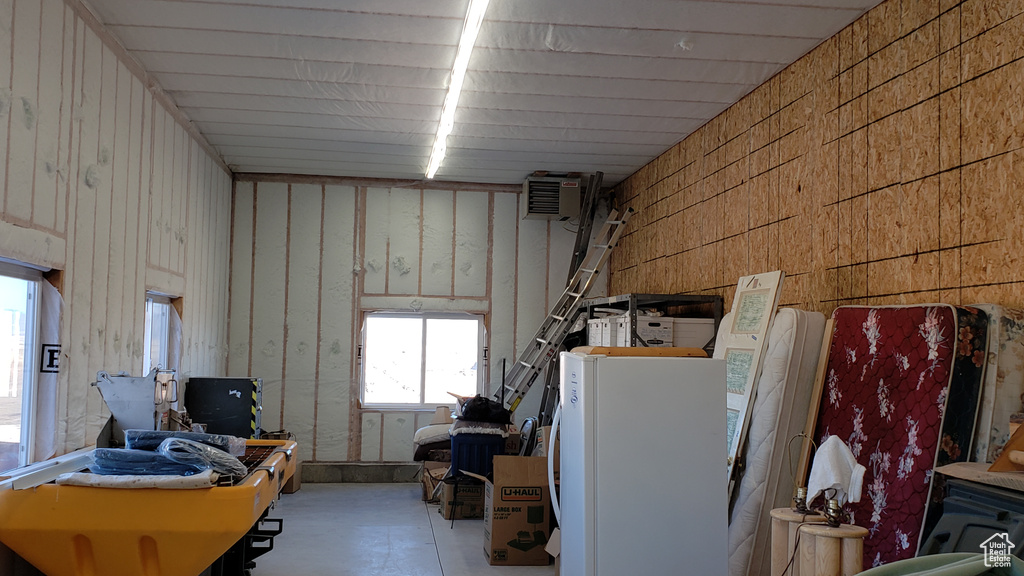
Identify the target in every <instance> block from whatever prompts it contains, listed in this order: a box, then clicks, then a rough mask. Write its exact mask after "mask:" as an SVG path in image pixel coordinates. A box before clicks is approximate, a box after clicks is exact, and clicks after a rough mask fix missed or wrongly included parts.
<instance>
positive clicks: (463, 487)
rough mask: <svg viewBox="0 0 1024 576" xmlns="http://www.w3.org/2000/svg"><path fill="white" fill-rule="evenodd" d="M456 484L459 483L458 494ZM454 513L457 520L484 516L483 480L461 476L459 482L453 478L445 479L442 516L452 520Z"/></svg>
mask: <svg viewBox="0 0 1024 576" xmlns="http://www.w3.org/2000/svg"><path fill="white" fill-rule="evenodd" d="M456 485H458V493H457V494H456ZM453 500H454V504H453V502H452V501H453ZM453 515H454V516H455V519H456V520H461V519H463V518H483V516H484V484H483V482H481V481H480V480H477V479H475V478H468V477H462V478H460V479H459V481H458V482H457V483H456V482H455V481H454V479H452V478H446V479H445V481H444V482H443V483H442V487H441V516H442V517H443V518H444V519H445V520H451V519H452V516H453Z"/></svg>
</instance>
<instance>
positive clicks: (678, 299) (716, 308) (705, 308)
mask: <svg viewBox="0 0 1024 576" xmlns="http://www.w3.org/2000/svg"><path fill="white" fill-rule="evenodd" d="M583 305H584V306H586V307H587V319H588V320H589V319H591V318H594V310H595V309H597V308H614V309H617V310H623V311H625V312H627V313H628V314H629V319H630V325H631V326H632V327H633V333H632V334H630V345H631V346H636V345H637V344H639V345H641V346H646V345H647V344H646V343H644V341H643V339H642V338H640V337H639V336H638V335H637V333H636V325H637V324H636V312H637V310H638V309H640V308H654V309H656V310H658V311H660V312H662V313H665V314H666V315H667V314H668V313H669V312H670V311H671V309H673V308H680V307H692V308H694V309H699V310H695V311H696V312H699V313H701V315H699V316H691V317H696V318H709V317H710V318H714V319H715V334H717V333H718V327H719V325H720V324H721V323H722V315H723V313H724V310H725V301H724V300H723V298H722V297H721V296H718V295H708V294H622V295H619V296H608V297H605V298H588V299H586V300H584V302H583ZM684 317H685V316H684ZM714 347H715V340H714V338H712V339H711V342H709V343H708V344H707V345H706V346H704V349H705V350H706V351H707V352H708V355H710V354H711V352H712V351H713V350H714Z"/></svg>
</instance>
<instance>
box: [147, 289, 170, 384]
mask: <svg viewBox="0 0 1024 576" xmlns="http://www.w3.org/2000/svg"><path fill="white" fill-rule="evenodd" d="M170 348H171V300H170V299H169V298H166V297H164V296H157V295H155V294H147V295H146V332H145V335H144V336H143V351H142V374H143V375H145V374H149V371H150V370H152V369H153V368H157V367H160V368H168V367H169V366H170V364H169V362H170V360H171V358H170V353H171V352H170Z"/></svg>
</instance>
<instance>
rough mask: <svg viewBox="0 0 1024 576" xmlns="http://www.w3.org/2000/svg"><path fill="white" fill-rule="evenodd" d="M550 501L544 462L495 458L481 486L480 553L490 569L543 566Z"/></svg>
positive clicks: (504, 457)
mask: <svg viewBox="0 0 1024 576" xmlns="http://www.w3.org/2000/svg"><path fill="white" fill-rule="evenodd" d="M550 514H551V500H550V497H549V494H548V469H547V459H546V458H537V457H533V456H495V457H494V480H493V481H487V482H486V483H485V485H484V554H485V555H486V556H487V561H488V562H489V563H490V564H491V565H494V566H547V565H548V563H550V561H551V556H550V555H548V553H547V551H545V550H544V545H545V544H547V542H548V537H549V535H550V524H549V516H550Z"/></svg>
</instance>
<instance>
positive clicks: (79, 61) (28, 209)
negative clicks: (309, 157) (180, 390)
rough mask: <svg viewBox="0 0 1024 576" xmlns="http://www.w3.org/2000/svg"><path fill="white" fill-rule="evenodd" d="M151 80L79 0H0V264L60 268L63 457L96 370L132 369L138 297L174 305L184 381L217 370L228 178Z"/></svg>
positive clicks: (97, 407) (87, 403)
mask: <svg viewBox="0 0 1024 576" xmlns="http://www.w3.org/2000/svg"><path fill="white" fill-rule="evenodd" d="M5 53H7V54H8V55H3V54H5ZM147 85H148V80H147V79H146V77H145V73H144V72H142V71H141V70H140V69H139V68H138V67H137V65H135V64H134V63H133V62H132V61H130V60H129V59H127V58H125V57H124V56H123V54H122V51H121V50H120V48H119V47H118V46H117V45H116V44H115V43H113V42H111V41H110V40H109V37H108V36H107V35H106V33H105V32H104V31H103V30H102V28H101V27H99V26H98V25H97V24H96V23H95V21H94V20H93V19H92V16H91V15H90V14H89V13H88V12H87V11H85V10H84V9H83V8H82V7H81V5H80V4H78V3H77V2H69V3H67V4H66V3H65V2H63V1H62V0H0V193H2V202H3V203H2V215H0V257H3V258H7V259H11V260H15V261H18V262H21V263H25V264H29V265H32V266H36V267H40V268H44V269H56V270H61V271H63V273H62V274H60V275H58V276H59V277H60V280H59V282H58V284H61V286H60V288H61V292H62V294H63V297H64V301H65V307H64V313H63V316H62V321H61V344H62V346H63V348H62V351H63V356H62V358H61V363H60V375H59V382H60V386H61V394H60V400H59V406H58V421H59V430H58V444H57V446H58V452H64V451H70V450H74V449H77V448H80V447H82V446H86V445H89V444H93V443H94V442H95V439H96V435H97V433H98V432H99V429H100V427H101V426H102V425H103V423H104V422H105V420H106V417H107V415H108V412H107V410H106V407H105V406H104V405H103V402H102V399H101V398H100V396H99V394H98V393H97V392H96V390H95V388H93V387H92V386H90V383H91V382H93V381H95V378H96V372H97V371H100V370H107V371H110V372H117V371H122V370H123V371H127V372H130V373H132V374H133V375H137V374H139V373H140V372H141V370H142V351H143V345H142V336H143V328H144V312H145V295H146V291H147V290H153V291H157V292H161V293H163V294H166V295H169V296H174V297H182V301H183V315H182V326H183V334H182V346H183V351H182V360H181V366H180V370H181V373H182V374H183V375H184V376H188V375H211V376H217V375H223V374H224V372H225V369H226V356H227V280H228V273H227V270H228V258H229V250H228V242H229V221H230V208H231V204H230V202H231V176H230V174H229V173H228V172H227V171H226V170H224V169H223V167H222V166H220V165H219V164H218V163H217V161H215V160H213V159H212V157H211V156H210V155H209V154H207V152H206V151H205V149H204V148H203V147H202V146H200V144H199V142H197V141H196V140H195V139H194V138H193V137H192V136H191V135H190V133H189V132H188V131H186V130H185V129H184V128H183V127H182V124H181V123H179V121H178V119H177V117H176V116H175V115H174V114H175V113H176V112H174V111H172V110H170V109H168V108H167V107H165V105H164V104H163V102H164V101H165V99H164V98H162V97H160V96H159V95H155V94H154V92H153V91H152V90H150V89H149V88H148V87H147Z"/></svg>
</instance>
